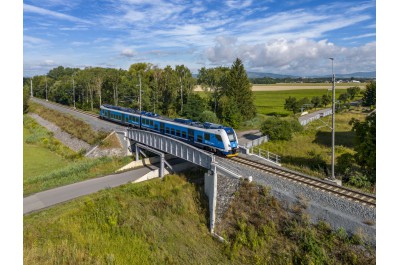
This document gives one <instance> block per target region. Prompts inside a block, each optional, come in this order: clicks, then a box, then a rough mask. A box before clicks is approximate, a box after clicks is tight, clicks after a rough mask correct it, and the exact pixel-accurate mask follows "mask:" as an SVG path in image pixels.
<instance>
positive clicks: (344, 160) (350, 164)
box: [336, 153, 356, 180]
mask: <svg viewBox="0 0 400 265" xmlns="http://www.w3.org/2000/svg"><path fill="white" fill-rule="evenodd" d="M355 166H356V165H355V160H354V156H353V155H352V154H350V153H344V154H342V155H341V156H339V157H338V158H337V165H336V172H337V174H338V175H341V176H343V180H346V179H348V178H349V176H350V175H351V174H352V173H353V172H354V170H355Z"/></svg>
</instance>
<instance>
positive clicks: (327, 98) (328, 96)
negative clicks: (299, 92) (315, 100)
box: [321, 94, 332, 107]
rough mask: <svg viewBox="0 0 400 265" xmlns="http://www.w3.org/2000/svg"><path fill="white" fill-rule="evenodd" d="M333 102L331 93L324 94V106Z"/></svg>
mask: <svg viewBox="0 0 400 265" xmlns="http://www.w3.org/2000/svg"><path fill="white" fill-rule="evenodd" d="M331 102H332V96H331V95H329V94H327V95H322V98H321V103H322V105H324V107H326V106H327V105H328V104H329V103H331Z"/></svg>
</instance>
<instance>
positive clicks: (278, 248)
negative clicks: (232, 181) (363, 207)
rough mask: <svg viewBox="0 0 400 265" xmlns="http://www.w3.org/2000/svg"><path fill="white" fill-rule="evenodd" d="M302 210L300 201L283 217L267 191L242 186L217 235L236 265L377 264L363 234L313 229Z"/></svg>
mask: <svg viewBox="0 0 400 265" xmlns="http://www.w3.org/2000/svg"><path fill="white" fill-rule="evenodd" d="M306 208H307V201H305V200H304V199H301V198H300V199H299V202H298V204H297V205H294V206H292V207H291V209H289V211H287V210H286V209H285V208H284V207H283V206H282V204H281V203H280V202H279V201H277V200H276V199H275V198H274V197H272V196H271V195H270V194H269V192H268V189H267V188H266V187H261V186H256V185H254V184H249V183H246V182H245V183H244V185H243V186H242V187H241V188H240V190H239V191H238V192H237V195H236V197H235V198H234V200H233V201H232V202H231V205H230V208H229V209H228V211H227V213H226V214H225V216H224V219H223V222H222V225H220V226H219V227H218V228H217V231H218V232H219V233H220V234H222V235H224V236H225V238H227V239H228V241H229V243H228V244H227V245H226V250H225V251H226V253H227V254H228V256H229V257H230V258H231V259H232V260H234V261H235V262H238V263H240V264H375V262H376V261H375V249H374V248H373V247H371V246H370V245H368V244H366V243H365V242H366V241H365V239H366V238H365V236H364V234H363V233H362V232H361V231H358V232H357V233H355V234H354V235H351V236H349V235H347V233H346V232H345V230H343V229H339V230H337V231H334V230H332V229H331V228H330V226H329V225H328V224H327V223H325V222H322V221H320V222H319V223H318V224H316V225H313V224H311V223H310V221H309V216H308V215H307V214H306V213H305V209H306Z"/></svg>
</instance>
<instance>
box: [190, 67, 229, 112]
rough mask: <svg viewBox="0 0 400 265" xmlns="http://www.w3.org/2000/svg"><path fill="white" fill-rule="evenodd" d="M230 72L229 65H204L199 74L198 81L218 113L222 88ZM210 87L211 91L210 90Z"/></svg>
mask: <svg viewBox="0 0 400 265" xmlns="http://www.w3.org/2000/svg"><path fill="white" fill-rule="evenodd" d="M228 73H229V68H228V67H216V68H208V69H207V68H205V67H202V68H201V69H200V70H199V73H198V75H197V82H198V84H200V85H201V87H202V88H203V90H204V91H205V92H206V93H207V95H208V96H209V98H210V102H212V103H211V105H212V106H213V109H214V112H215V113H217V109H218V100H219V98H220V97H221V96H222V88H223V87H224V86H225V82H226V79H227V76H228ZM208 89H210V91H208Z"/></svg>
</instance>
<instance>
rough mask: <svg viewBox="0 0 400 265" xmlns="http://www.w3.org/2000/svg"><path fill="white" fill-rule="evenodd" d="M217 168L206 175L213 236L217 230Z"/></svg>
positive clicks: (205, 182)
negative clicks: (215, 229)
mask: <svg viewBox="0 0 400 265" xmlns="http://www.w3.org/2000/svg"><path fill="white" fill-rule="evenodd" d="M217 180H218V179H217V167H216V166H215V165H213V166H212V168H211V170H208V172H207V173H205V174H204V189H205V193H206V195H207V197H208V208H209V210H210V231H211V233H212V234H213V233H214V228H215V219H216V210H217V191H218V189H217V183H218V181H217Z"/></svg>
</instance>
